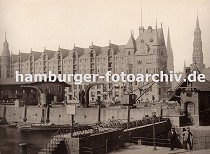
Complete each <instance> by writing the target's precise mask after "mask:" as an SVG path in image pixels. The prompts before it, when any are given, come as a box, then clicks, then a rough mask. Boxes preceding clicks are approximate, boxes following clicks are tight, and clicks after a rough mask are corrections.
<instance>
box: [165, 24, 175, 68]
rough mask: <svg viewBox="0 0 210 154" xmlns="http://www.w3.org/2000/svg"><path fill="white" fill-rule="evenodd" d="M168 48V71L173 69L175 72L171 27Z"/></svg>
mask: <svg viewBox="0 0 210 154" xmlns="http://www.w3.org/2000/svg"><path fill="white" fill-rule="evenodd" d="M166 50H167V56H168V57H167V69H168V72H170V71H173V72H174V56H173V50H172V47H171V39H170V32H169V28H168V38H167V46H166Z"/></svg>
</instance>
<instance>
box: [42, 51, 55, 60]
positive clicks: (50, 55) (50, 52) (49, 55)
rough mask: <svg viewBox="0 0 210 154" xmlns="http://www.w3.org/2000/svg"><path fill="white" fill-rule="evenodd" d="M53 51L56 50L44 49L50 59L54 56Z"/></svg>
mask: <svg viewBox="0 0 210 154" xmlns="http://www.w3.org/2000/svg"><path fill="white" fill-rule="evenodd" d="M55 52H56V51H52V50H47V49H44V53H46V54H47V57H48V59H51V58H52V57H53V56H54V54H55Z"/></svg>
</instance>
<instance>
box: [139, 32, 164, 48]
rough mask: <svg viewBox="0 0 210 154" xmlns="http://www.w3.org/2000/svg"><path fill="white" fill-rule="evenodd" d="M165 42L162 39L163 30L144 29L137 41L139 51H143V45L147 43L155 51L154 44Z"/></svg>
mask: <svg viewBox="0 0 210 154" xmlns="http://www.w3.org/2000/svg"><path fill="white" fill-rule="evenodd" d="M155 39H156V41H158V42H159V43H160V42H164V40H162V39H163V37H162V29H161V28H159V29H157V30H156V29H152V28H150V29H144V31H143V32H141V33H140V35H139V36H138V38H137V39H136V47H137V50H141V45H142V43H146V44H147V45H148V46H149V48H150V49H153V46H154V44H157V42H156V41H155Z"/></svg>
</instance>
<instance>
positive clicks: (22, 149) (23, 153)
mask: <svg viewBox="0 0 210 154" xmlns="http://www.w3.org/2000/svg"><path fill="white" fill-rule="evenodd" d="M19 149H20V154H27V143H20V144H19Z"/></svg>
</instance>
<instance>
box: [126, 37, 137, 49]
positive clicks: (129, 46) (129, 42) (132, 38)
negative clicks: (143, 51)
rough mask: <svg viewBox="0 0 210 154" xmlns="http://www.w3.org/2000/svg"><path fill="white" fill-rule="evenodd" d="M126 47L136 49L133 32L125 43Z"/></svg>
mask: <svg viewBox="0 0 210 154" xmlns="http://www.w3.org/2000/svg"><path fill="white" fill-rule="evenodd" d="M125 48H126V49H136V41H135V39H134V37H133V34H131V36H130V38H129V40H128V43H127V45H126V46H125Z"/></svg>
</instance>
